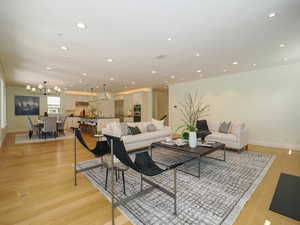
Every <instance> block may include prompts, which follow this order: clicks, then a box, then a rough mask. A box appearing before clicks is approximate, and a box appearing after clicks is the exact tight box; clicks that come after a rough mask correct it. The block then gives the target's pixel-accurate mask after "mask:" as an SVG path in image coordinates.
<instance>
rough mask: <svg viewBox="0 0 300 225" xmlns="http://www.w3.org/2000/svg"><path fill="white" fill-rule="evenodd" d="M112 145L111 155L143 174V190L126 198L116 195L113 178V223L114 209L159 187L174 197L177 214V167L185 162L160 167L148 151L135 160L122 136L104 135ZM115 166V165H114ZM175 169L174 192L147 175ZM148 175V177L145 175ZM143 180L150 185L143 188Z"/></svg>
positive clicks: (137, 155)
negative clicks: (117, 197)
mask: <svg viewBox="0 0 300 225" xmlns="http://www.w3.org/2000/svg"><path fill="white" fill-rule="evenodd" d="M104 136H105V137H106V139H107V141H108V143H109V145H110V149H111V155H112V156H116V157H117V158H118V159H119V160H120V161H121V162H122V163H123V164H124V165H126V166H128V167H129V168H131V169H133V170H134V171H136V172H138V173H139V174H140V176H141V186H140V187H141V190H140V192H138V193H136V194H134V195H132V196H129V197H126V198H125V199H120V200H117V201H115V200H116V197H115V190H114V178H113V177H112V178H111V193H112V224H113V225H114V224H115V220H114V209H115V208H117V207H119V206H121V205H123V206H124V207H126V203H127V202H129V201H131V200H133V199H134V198H137V197H139V196H142V195H144V194H147V193H149V192H150V191H152V190H154V189H158V190H160V191H162V192H163V193H165V194H167V195H168V196H170V197H172V198H173V199H174V214H175V215H177V197H176V194H177V190H176V181H177V177H176V168H177V167H178V166H180V165H182V164H183V163H182V162H181V163H176V164H173V165H171V166H168V167H166V168H164V169H162V168H160V167H159V166H158V165H157V164H156V163H155V162H154V161H153V160H152V158H151V157H150V155H149V153H148V151H143V152H140V153H136V156H135V160H134V162H133V161H132V159H131V158H130V156H129V153H128V152H127V151H126V148H125V145H124V142H123V141H122V139H121V138H120V137H114V136H110V135H104ZM112 165H113V158H112ZM112 168H113V167H112ZM169 170H173V171H174V187H173V188H174V192H171V191H169V190H167V189H166V188H164V187H162V186H160V185H159V184H157V183H155V182H153V181H151V180H150V179H148V178H147V177H153V176H156V175H159V174H162V173H164V172H166V171H169ZM111 174H112V176H114V173H113V172H112V173H111ZM145 176H147V177H145ZM143 182H145V183H147V184H149V185H150V186H149V187H147V188H145V189H143Z"/></svg>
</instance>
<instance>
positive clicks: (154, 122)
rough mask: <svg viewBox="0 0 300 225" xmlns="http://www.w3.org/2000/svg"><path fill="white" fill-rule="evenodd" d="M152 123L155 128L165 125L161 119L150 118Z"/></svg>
mask: <svg viewBox="0 0 300 225" xmlns="http://www.w3.org/2000/svg"><path fill="white" fill-rule="evenodd" d="M152 124H153V125H154V126H155V127H156V129H157V130H161V129H164V127H165V125H164V121H163V120H155V119H152Z"/></svg>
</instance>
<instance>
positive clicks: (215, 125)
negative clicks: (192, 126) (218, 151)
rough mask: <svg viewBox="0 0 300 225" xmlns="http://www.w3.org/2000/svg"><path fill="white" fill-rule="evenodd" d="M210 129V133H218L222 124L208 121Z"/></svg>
mask: <svg viewBox="0 0 300 225" xmlns="http://www.w3.org/2000/svg"><path fill="white" fill-rule="evenodd" d="M207 125H208V129H209V130H210V131H214V132H218V130H219V127H220V122H215V121H207Z"/></svg>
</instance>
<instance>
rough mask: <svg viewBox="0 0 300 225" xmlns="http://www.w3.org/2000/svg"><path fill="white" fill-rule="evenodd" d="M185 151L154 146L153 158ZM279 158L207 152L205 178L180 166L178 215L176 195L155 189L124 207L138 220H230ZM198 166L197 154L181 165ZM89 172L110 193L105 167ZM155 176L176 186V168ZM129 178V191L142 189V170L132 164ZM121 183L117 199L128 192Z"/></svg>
mask: <svg viewBox="0 0 300 225" xmlns="http://www.w3.org/2000/svg"><path fill="white" fill-rule="evenodd" d="M222 154H223V153H222V152H221V151H216V152H214V153H212V154H210V155H209V156H212V157H219V158H222V156H223V155H222ZM183 157H186V156H184V155H182V156H180V157H179V155H178V153H174V152H171V151H167V150H163V149H159V148H156V149H155V150H153V158H154V159H155V160H158V161H160V162H164V163H166V164H168V163H171V162H175V161H177V160H178V159H179V158H181V159H182V158H183ZM133 158H134V156H133ZM274 158H275V156H272V155H266V154H262V153H257V152H248V151H244V152H242V153H237V152H232V151H227V154H226V162H223V161H218V160H214V159H210V158H205V157H204V158H202V159H201V162H200V165H201V166H200V168H201V176H200V178H197V177H194V176H191V175H188V174H186V173H183V172H180V171H178V172H177V216H175V215H174V214H173V199H172V198H170V197H169V196H167V195H166V194H164V193H162V192H161V191H159V190H156V189H155V190H154V191H152V192H150V193H148V194H146V195H144V196H142V197H139V198H136V199H134V200H131V201H130V202H128V203H127V204H126V206H122V207H120V208H119V209H120V210H121V212H122V213H123V214H124V215H125V216H127V218H128V219H129V220H130V221H131V222H132V223H133V224H136V225H140V224H145V225H170V224H174V225H175V224H176V225H190V224H197V225H199V224H201V225H230V224H233V223H234V221H235V219H236V218H237V216H238V215H239V213H240V211H241V210H242V208H243V206H244V204H245V203H246V202H247V200H248V199H249V198H250V197H251V195H252V193H253V192H254V191H255V189H256V188H257V186H258V185H259V183H260V182H261V181H262V179H263V177H264V175H265V174H266V173H267V171H268V169H269V168H270V166H271V164H272V162H273V160H274ZM95 163H97V160H89V161H85V162H82V163H79V164H78V165H77V167H78V168H84V167H87V166H91V165H94V164H95ZM197 166H198V162H197V161H195V160H194V161H190V162H189V163H187V164H184V165H183V166H182V167H181V168H180V169H182V170H185V171H188V172H191V173H195V174H197V171H198V167H197ZM84 175H85V176H86V177H87V179H88V180H89V181H90V182H91V183H92V184H93V185H94V186H95V187H96V188H97V189H98V190H100V191H101V192H102V193H103V194H104V195H105V196H106V197H107V198H108V199H109V200H110V199H111V194H110V185H108V190H107V191H105V190H104V184H105V169H103V168H96V169H93V170H90V171H86V172H84ZM109 177H110V176H109ZM151 179H152V180H153V181H154V182H157V183H159V184H160V185H163V186H164V187H166V188H168V189H169V190H170V191H172V190H173V189H172V188H173V171H168V172H166V173H163V174H162V175H159V176H156V177H154V178H151ZM125 183H126V194H127V196H130V195H132V194H135V193H137V192H139V190H140V176H139V174H138V173H137V172H135V171H133V170H131V169H129V170H128V171H126V172H125ZM108 184H110V180H109V181H108ZM79 185H80V184H79ZM122 187H123V186H122V182H121V181H119V182H118V183H116V193H117V198H118V199H122V198H125V197H127V196H125V195H124V194H123V189H122ZM144 187H145V188H146V187H147V185H145V186H144Z"/></svg>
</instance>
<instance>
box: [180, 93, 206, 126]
mask: <svg viewBox="0 0 300 225" xmlns="http://www.w3.org/2000/svg"><path fill="white" fill-rule="evenodd" d="M179 106H180V108H179V110H180V112H181V114H182V118H181V121H182V122H183V123H184V125H183V126H181V128H182V127H185V129H186V130H188V131H195V130H196V122H197V120H199V119H201V118H203V117H205V116H207V115H208V112H209V105H207V104H205V103H204V102H203V96H198V93H197V92H196V93H195V94H194V95H192V94H191V93H187V94H186V95H185V98H184V102H182V103H180V104H179ZM179 128H180V127H179Z"/></svg>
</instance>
